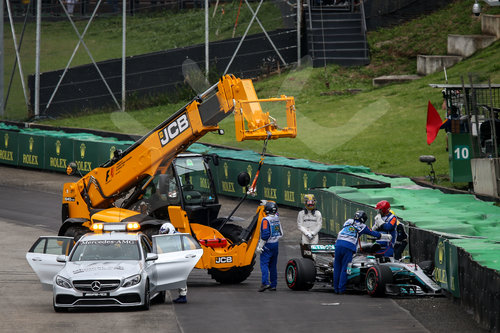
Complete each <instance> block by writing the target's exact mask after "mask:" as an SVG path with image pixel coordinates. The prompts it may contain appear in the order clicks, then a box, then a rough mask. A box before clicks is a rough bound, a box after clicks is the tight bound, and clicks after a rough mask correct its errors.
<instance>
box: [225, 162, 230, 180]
mask: <svg viewBox="0 0 500 333" xmlns="http://www.w3.org/2000/svg"><path fill="white" fill-rule="evenodd" d="M224 176H225V177H226V179H227V177H228V176H229V166H228V165H227V162H224Z"/></svg>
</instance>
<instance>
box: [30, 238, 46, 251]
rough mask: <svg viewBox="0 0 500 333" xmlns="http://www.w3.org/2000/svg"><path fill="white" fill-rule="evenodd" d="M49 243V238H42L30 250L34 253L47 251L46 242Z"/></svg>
mask: <svg viewBox="0 0 500 333" xmlns="http://www.w3.org/2000/svg"><path fill="white" fill-rule="evenodd" d="M46 243H47V239H45V238H41V239H39V240H38V242H37V243H36V244H35V246H33V247H32V248H31V250H30V252H33V253H45V244H46Z"/></svg>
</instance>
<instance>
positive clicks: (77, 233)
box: [64, 225, 90, 242]
mask: <svg viewBox="0 0 500 333" xmlns="http://www.w3.org/2000/svg"><path fill="white" fill-rule="evenodd" d="M88 232H90V230H89V229H87V228H85V227H83V226H81V225H72V226H70V227H68V229H66V231H65V232H64V236H66V237H73V238H74V239H75V242H77V241H78V240H79V239H80V238H81V237H82V236H83V235H85V234H86V233H88Z"/></svg>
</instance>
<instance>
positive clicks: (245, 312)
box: [0, 166, 487, 333]
mask: <svg viewBox="0 0 500 333" xmlns="http://www.w3.org/2000/svg"><path fill="white" fill-rule="evenodd" d="M67 181H73V179H72V178H68V176H65V175H61V174H55V173H46V172H39V171H33V170H21V169H15V168H10V167H3V166H0V249H1V250H2V253H3V254H4V256H3V257H2V258H1V259H0V267H1V268H0V281H1V282H2V283H1V284H0V290H1V295H2V297H0V331H1V332H14V331H15V332H42V331H46V332H58V331H64V332H67V331H68V329H69V330H71V331H73V332H94V333H97V332H110V331H119V332H146V331H147V332H154V331H161V332H188V333H189V332H207V333H210V332H217V333H219V332H304V331H310V332H332V331H337V332H368V331H369V332H387V331H390V332H450V331H453V332H487V331H486V330H483V329H481V328H480V327H478V325H477V324H476V323H475V322H474V321H473V319H472V315H471V314H469V313H467V312H466V311H465V310H463V309H461V308H460V307H459V306H458V305H457V304H456V301H455V302H454V301H453V300H452V299H449V298H446V297H440V298H412V299H392V298H371V297H369V296H367V295H362V294H345V295H336V294H333V292H332V290H331V288H330V287H329V286H324V285H316V286H315V287H314V288H313V289H312V290H311V291H308V292H293V291H291V290H289V289H288V288H287V287H286V285H285V282H284V281H285V280H284V268H285V265H286V261H287V260H288V259H289V258H292V257H298V256H300V251H299V247H298V242H299V239H300V234H299V232H298V231H297V228H296V215H297V211H296V210H294V209H287V208H284V207H280V216H281V220H282V224H283V227H284V229H285V230H284V231H285V237H284V238H283V240H282V241H281V242H280V254H279V263H278V288H277V289H278V290H277V291H276V292H268V291H266V292H263V293H258V292H257V289H258V287H259V286H260V270H259V262H258V261H257V264H256V265H255V269H254V271H253V273H252V274H251V276H250V277H249V278H248V279H247V280H246V281H244V282H243V283H241V284H239V285H230V286H226V285H219V284H218V283H216V282H215V281H213V280H212V279H211V278H210V276H209V275H207V273H206V271H204V270H194V271H193V272H192V273H191V275H190V278H189V280H188V287H189V292H188V303H187V304H178V305H174V304H173V303H172V302H171V298H172V297H173V298H175V297H176V291H172V292H171V293H170V294H171V295H170V297H168V298H167V301H166V302H165V304H159V305H153V306H152V307H151V310H150V311H147V312H144V311H129V310H126V311H123V310H106V311H100V310H85V311H71V312H70V313H67V314H65V313H62V314H61V313H55V312H54V311H53V310H52V306H51V297H52V293H51V292H50V291H42V289H41V287H40V285H39V283H38V279H37V277H36V276H35V275H34V273H33V272H32V271H31V269H30V267H29V266H28V264H27V262H26V260H25V259H24V255H25V253H26V251H27V250H28V248H29V246H30V245H31V244H32V243H33V242H34V241H35V240H36V238H37V237H38V236H40V235H54V234H57V230H58V228H59V226H60V223H61V221H60V212H61V206H60V203H61V191H62V184H63V183H64V182H67ZM221 201H222V203H223V209H222V210H221V215H227V214H228V213H229V212H230V211H231V210H232V208H233V207H234V206H235V205H236V202H237V201H236V200H234V199H228V198H222V200H221ZM255 208H256V202H252V201H249V202H245V203H244V204H243V205H242V207H241V208H240V209H239V210H238V211H237V213H236V214H235V215H237V216H241V217H243V218H248V217H250V216H252V214H253V213H254V211H255Z"/></svg>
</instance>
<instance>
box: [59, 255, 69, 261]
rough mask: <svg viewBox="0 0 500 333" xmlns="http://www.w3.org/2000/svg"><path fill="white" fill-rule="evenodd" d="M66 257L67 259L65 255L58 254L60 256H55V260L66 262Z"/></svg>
mask: <svg viewBox="0 0 500 333" xmlns="http://www.w3.org/2000/svg"><path fill="white" fill-rule="evenodd" d="M67 259H68V257H67V256H65V255H64V254H62V255H60V256H57V258H56V261H57V262H66V261H67Z"/></svg>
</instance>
